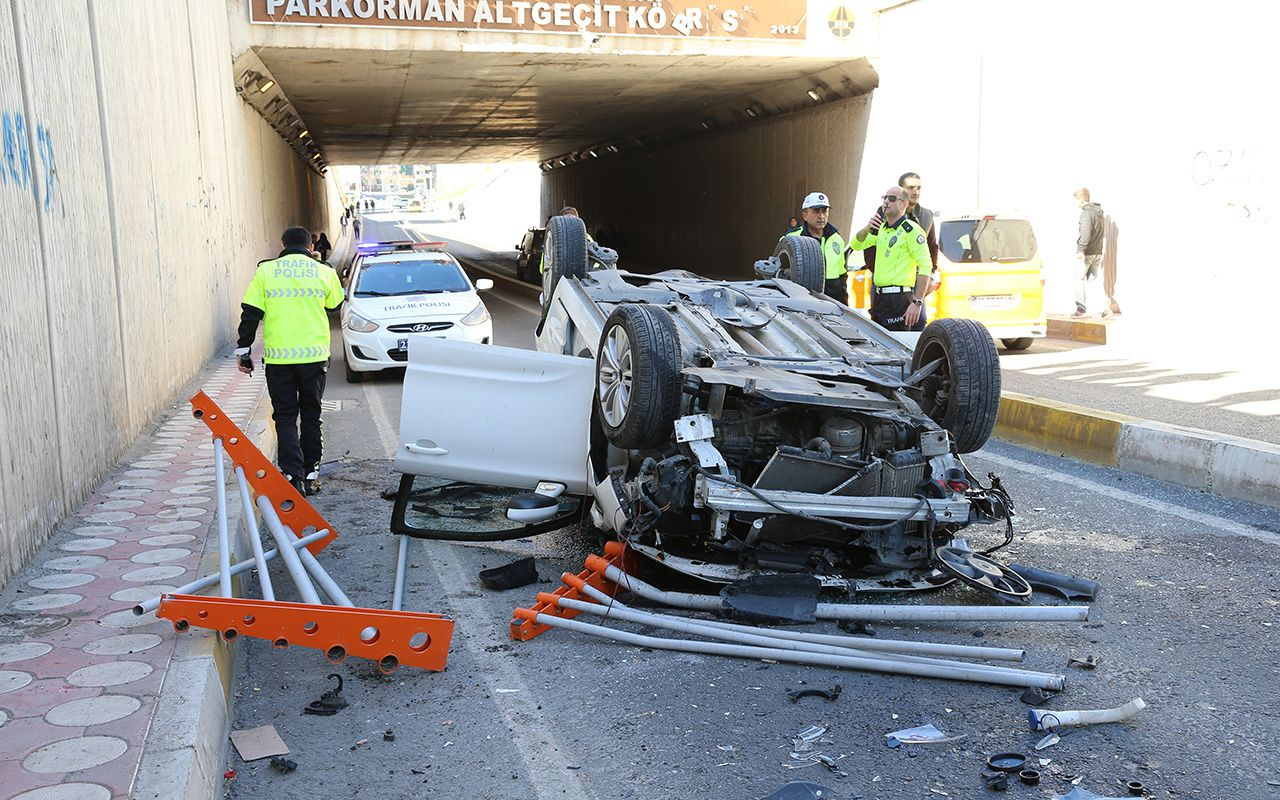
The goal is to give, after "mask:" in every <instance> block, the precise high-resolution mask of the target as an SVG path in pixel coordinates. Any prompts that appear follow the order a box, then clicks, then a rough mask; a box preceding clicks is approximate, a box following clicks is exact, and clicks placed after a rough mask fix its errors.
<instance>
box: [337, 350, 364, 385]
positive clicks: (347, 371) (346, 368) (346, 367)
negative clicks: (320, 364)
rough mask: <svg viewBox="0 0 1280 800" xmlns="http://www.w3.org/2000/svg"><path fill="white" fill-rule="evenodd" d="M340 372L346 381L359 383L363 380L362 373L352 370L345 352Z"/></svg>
mask: <svg viewBox="0 0 1280 800" xmlns="http://www.w3.org/2000/svg"><path fill="white" fill-rule="evenodd" d="M342 372H343V375H344V376H345V377H346V379H347V383H361V382H363V381H364V373H363V372H356V371H355V370H353V369H352V368H351V364H350V363H349V362H348V361H347V356H346V355H345V354H344V355H343V356H342Z"/></svg>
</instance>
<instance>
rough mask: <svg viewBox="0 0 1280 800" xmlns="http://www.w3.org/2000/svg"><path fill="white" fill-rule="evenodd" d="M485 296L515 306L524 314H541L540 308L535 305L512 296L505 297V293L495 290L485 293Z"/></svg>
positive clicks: (536, 315) (537, 315)
mask: <svg viewBox="0 0 1280 800" xmlns="http://www.w3.org/2000/svg"><path fill="white" fill-rule="evenodd" d="M485 297H492V298H493V299H495V300H501V301H502V302H504V303H507V304H509V305H513V306H515V307H516V308H518V309H520V310H521V311H523V312H525V313H526V314H531V315H533V316H535V317H539V316H542V309H540V308H538V307H537V306H535V305H533V304H531V303H526V302H522V301H520V300H516V299H515V298H513V297H506V296H505V295H502V294H498V293H497V292H494V293H493V294H487V295H485Z"/></svg>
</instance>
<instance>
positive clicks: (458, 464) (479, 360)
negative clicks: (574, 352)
mask: <svg viewBox="0 0 1280 800" xmlns="http://www.w3.org/2000/svg"><path fill="white" fill-rule="evenodd" d="M594 381H595V362H594V361H593V360H592V359H589V358H576V357H572V356H564V355H558V354H552V353H540V352H538V351H535V350H519V349H516V348H512V347H498V346H495V345H483V344H471V343H468V342H457V341H449V340H446V339H434V338H427V337H415V338H414V339H413V340H412V341H411V343H410V346H409V361H408V369H407V372H406V373H405V381H404V397H403V401H402V403H401V408H400V447H399V449H398V451H397V452H396V459H395V469H396V470H397V471H399V472H403V473H405V474H408V475H423V476H430V477H434V478H443V479H447V480H451V481H459V482H465V483H473V484H482V485H487V486H504V487H511V488H516V489H534V488H535V487H536V486H537V485H538V483H539V482H540V481H551V482H554V483H560V484H564V486H565V491H566V493H567V494H574V495H585V494H586V493H587V448H588V436H589V430H590V423H591V403H592V393H593V391H594Z"/></svg>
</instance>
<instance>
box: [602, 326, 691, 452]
mask: <svg viewBox="0 0 1280 800" xmlns="http://www.w3.org/2000/svg"><path fill="white" fill-rule="evenodd" d="M682 363H683V356H682V355H681V350H680V335H679V332H678V331H677V330H676V324H675V320H673V319H672V318H671V314H669V313H668V312H667V310H666V309H664V308H661V307H659V306H651V305H641V304H631V303H626V304H623V305H620V306H618V307H617V308H616V309H614V312H613V313H612V314H610V315H609V318H608V319H607V320H605V323H604V330H603V331H602V332H601V333H600V346H599V348H597V350H596V413H597V414H598V415H599V418H600V424H601V427H603V428H604V432H605V436H606V437H608V439H609V441H610V442H611V443H612V444H613V445H614V446H615V447H620V448H622V449H624V450H647V449H651V448H654V447H658V446H660V445H662V444H663V443H665V442H666V441H668V440H669V439H670V438H671V434H672V432H673V430H674V425H675V421H676V417H677V416H678V415H679V413H680V398H681V391H680V367H681V364H682Z"/></svg>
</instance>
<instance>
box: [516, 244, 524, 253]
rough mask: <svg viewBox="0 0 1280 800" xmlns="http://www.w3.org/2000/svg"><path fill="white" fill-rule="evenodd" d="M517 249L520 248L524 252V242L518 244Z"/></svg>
mask: <svg viewBox="0 0 1280 800" xmlns="http://www.w3.org/2000/svg"><path fill="white" fill-rule="evenodd" d="M515 249H516V250H518V251H519V252H521V253H523V252H524V245H523V244H518V245H516V247H515Z"/></svg>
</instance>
